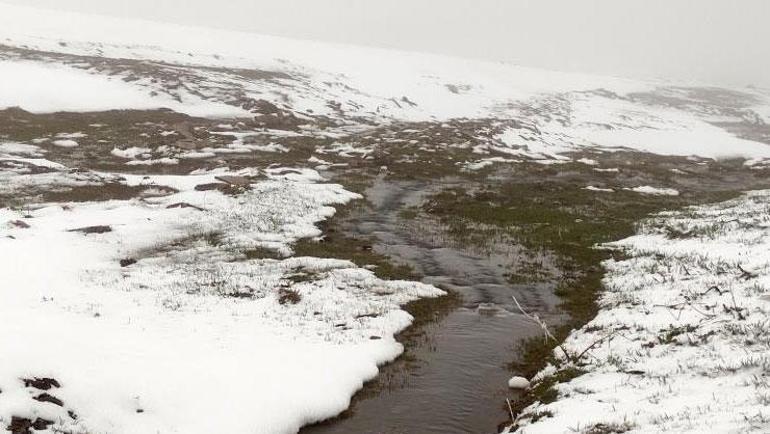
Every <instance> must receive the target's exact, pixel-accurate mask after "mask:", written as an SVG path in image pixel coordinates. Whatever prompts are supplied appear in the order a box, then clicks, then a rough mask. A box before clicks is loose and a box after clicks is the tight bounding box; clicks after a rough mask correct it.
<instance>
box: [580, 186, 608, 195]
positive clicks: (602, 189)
mask: <svg viewBox="0 0 770 434" xmlns="http://www.w3.org/2000/svg"><path fill="white" fill-rule="evenodd" d="M583 188H584V189H585V190H589V191H601V192H605V193H612V192H614V191H615V190H613V189H611V188H602V187H596V186H593V185H589V186H587V187H583Z"/></svg>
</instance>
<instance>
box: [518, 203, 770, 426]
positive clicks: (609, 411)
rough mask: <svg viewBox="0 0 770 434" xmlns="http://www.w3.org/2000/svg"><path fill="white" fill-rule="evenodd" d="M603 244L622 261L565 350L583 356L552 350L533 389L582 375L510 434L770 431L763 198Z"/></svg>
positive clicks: (660, 219) (769, 257) (769, 255)
mask: <svg viewBox="0 0 770 434" xmlns="http://www.w3.org/2000/svg"><path fill="white" fill-rule="evenodd" d="M606 247H608V248H612V249H618V250H620V251H621V252H623V256H624V257H625V258H626V259H624V260H618V261H615V260H610V261H607V262H605V264H604V266H605V268H606V269H607V275H606V277H605V279H604V287H605V288H606V289H605V293H604V294H603V295H602V296H601V299H600V312H599V314H598V315H597V317H596V318H595V319H594V320H592V321H591V322H589V323H588V324H586V325H585V326H584V327H583V328H582V329H580V330H578V331H576V332H573V333H572V334H571V335H570V336H569V337H568V339H567V340H566V342H565V344H564V347H565V349H566V351H568V352H571V353H572V354H579V353H581V352H583V351H584V350H586V349H587V348H589V347H591V348H590V350H588V351H587V353H586V355H585V357H583V358H582V359H581V360H580V362H579V363H575V362H568V361H567V360H566V359H565V357H564V355H563V353H562V352H561V351H560V350H557V352H556V353H555V354H556V356H557V358H558V359H559V360H560V363H561V364H560V365H559V366H549V367H548V368H546V369H545V370H543V371H542V372H541V373H540V374H538V376H537V377H536V378H535V379H534V380H533V383H536V382H538V381H540V380H542V379H543V378H545V377H546V376H548V375H553V374H554V373H555V372H556V371H557V370H559V369H567V368H579V369H581V370H583V371H585V374H583V375H581V376H578V377H577V378H575V379H573V380H571V381H569V382H567V383H561V384H558V385H557V386H556V388H557V391H558V399H557V400H556V401H555V402H553V403H550V404H541V403H536V404H534V405H533V406H531V407H530V408H528V409H527V410H525V416H524V417H523V418H521V419H520V420H519V421H518V422H519V424H520V426H521V428H520V430H519V431H517V432H520V433H522V434H536V433H549V434H550V433H568V432H575V431H576V430H577V431H580V432H589V431H591V429H592V428H596V427H598V426H600V424H601V426H604V427H614V428H616V431H615V432H624V431H621V429H626V430H630V431H631V432H638V433H653V432H678V433H703V432H768V430H770V415H768V407H767V404H768V378H767V366H768V354H767V345H768V328H767V327H768V323H767V318H768V315H769V314H770V302H769V301H768V300H770V296H769V295H768V290H769V289H770V191H757V192H751V193H748V194H746V195H744V196H743V197H741V198H739V199H735V200H732V201H728V202H725V203H720V204H716V205H710V206H702V207H693V208H690V209H686V210H684V211H680V212H668V213H663V214H660V215H658V216H656V217H654V218H652V219H650V220H649V221H647V222H645V223H644V224H643V225H642V226H641V229H640V232H639V233H638V234H637V235H635V236H632V237H630V238H628V239H625V240H622V241H618V242H615V243H611V244H609V245H608V246H606ZM592 345H593V346H592ZM535 414H541V415H546V414H551V416H550V417H548V416H544V417H542V418H540V419H539V420H537V422H531V419H530V417H531V416H533V415H535ZM597 431H598V428H597ZM603 432H607V431H606V430H605V431H603Z"/></svg>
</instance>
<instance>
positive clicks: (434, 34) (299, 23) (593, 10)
mask: <svg viewBox="0 0 770 434" xmlns="http://www.w3.org/2000/svg"><path fill="white" fill-rule="evenodd" d="M0 1H4V2H10V3H17V4H25V5H32V6H43V7H50V8H57V9H71V10H76V11H89V12H95V13H104V14H110V15H117V16H125V17H140V18H146V19H152V20H156V21H167V22H177V23H187V24H196V25H204V26H211V27H220V28H226V29H235V30H244V31H251V32H258V33H264V34H271V35H280V36H289V37H297V38H303V39H317V40H326V41H333V42H343V43H350V44H356V45H371V46H379V47H388V48H399V49H406V50H414V51H426V52H436V53H444V54H451V55H457V56H463V57H476V58H484V59H490V60H503V61H508V62H512V63H517V64H520V65H525V66H534V67H545V68H549V69H555V70H562V71H581V72H588V73H600V74H610V75H618V76H628V77H668V78H672V79H676V80H684V81H699V82H704V83H714V84H723V85H731V86H745V85H748V84H754V85H758V86H761V87H766V88H770V1H769V0H218V1H210V0H0Z"/></svg>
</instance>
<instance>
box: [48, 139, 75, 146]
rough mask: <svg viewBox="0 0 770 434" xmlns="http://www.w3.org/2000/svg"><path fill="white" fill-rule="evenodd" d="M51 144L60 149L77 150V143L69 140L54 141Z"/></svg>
mask: <svg viewBox="0 0 770 434" xmlns="http://www.w3.org/2000/svg"><path fill="white" fill-rule="evenodd" d="M53 144H54V146H58V147H60V148H77V147H78V142H76V141H74V140H70V139H62V140H54V141H53Z"/></svg>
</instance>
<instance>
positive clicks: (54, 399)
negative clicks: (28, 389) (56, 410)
mask: <svg viewBox="0 0 770 434" xmlns="http://www.w3.org/2000/svg"><path fill="white" fill-rule="evenodd" d="M32 399H34V400H35V401H40V402H50V403H51V404H54V405H58V406H59V407H64V402H62V400H61V399H59V398H57V397H55V396H53V395H49V394H48V393H42V394H40V395H38V396H36V397H34V398H32Z"/></svg>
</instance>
